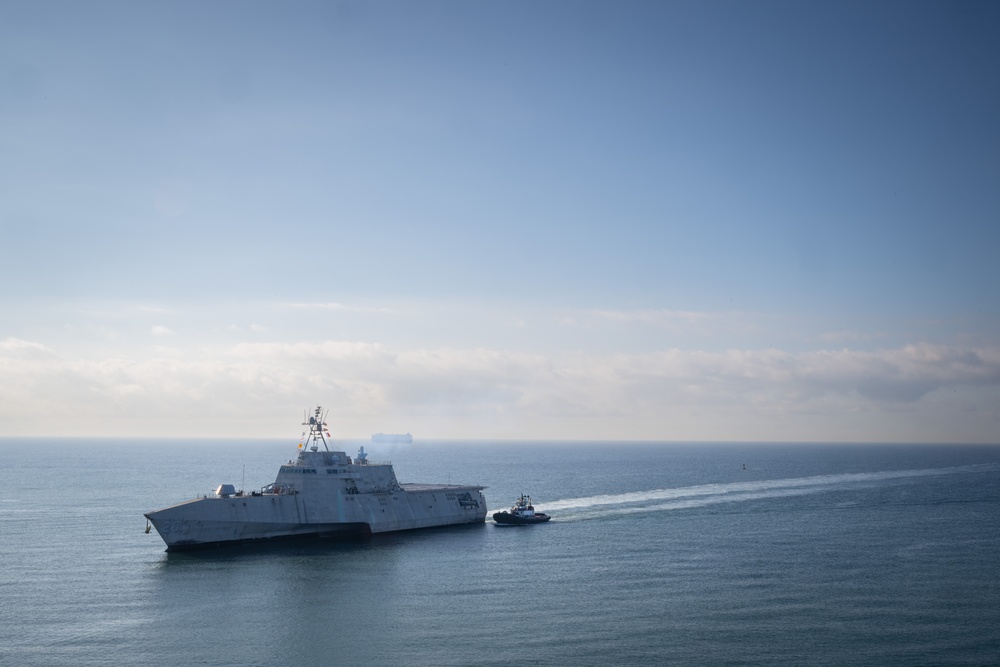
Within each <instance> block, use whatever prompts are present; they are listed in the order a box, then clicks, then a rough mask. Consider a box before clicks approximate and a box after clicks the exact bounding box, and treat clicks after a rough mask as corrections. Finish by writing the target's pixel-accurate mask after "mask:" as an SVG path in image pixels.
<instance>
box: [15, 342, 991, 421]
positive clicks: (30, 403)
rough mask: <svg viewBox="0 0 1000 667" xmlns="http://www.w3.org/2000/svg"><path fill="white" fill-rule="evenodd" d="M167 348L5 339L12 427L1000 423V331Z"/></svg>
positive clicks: (329, 343) (301, 343) (243, 344)
mask: <svg viewBox="0 0 1000 667" xmlns="http://www.w3.org/2000/svg"><path fill="white" fill-rule="evenodd" d="M119 352H120V351H119ZM155 352H156V351H154V353H152V354H151V353H150V351H149V350H144V351H142V352H138V351H137V352H134V353H132V354H130V355H126V354H121V355H120V356H116V357H106V358H90V359H77V360H66V359H63V358H60V356H58V355H56V354H55V353H54V352H53V351H52V350H50V349H49V348H47V347H46V346H44V345H41V344H39V343H31V342H28V341H21V340H18V339H13V338H8V339H6V340H4V341H0V374H2V377H3V383H2V386H0V428H4V429H6V432H8V433H9V432H10V431H11V429H12V428H13V427H12V425H16V424H22V425H23V426H22V428H25V429H27V428H29V426H28V425H29V424H32V423H35V422H36V421H37V420H38V419H40V418H42V417H43V416H44V415H43V413H44V409H43V406H46V405H51V404H52V403H54V402H55V403H58V404H60V405H61V406H62V407H63V408H64V410H65V412H66V414H67V416H69V417H73V418H74V419H75V420H76V423H78V424H80V425H81V428H88V429H91V430H93V431H94V433H95V434H99V433H107V432H108V429H116V428H117V429H122V430H125V431H127V432H132V431H128V429H142V428H147V427H148V424H151V423H161V424H162V428H164V429H167V430H168V434H169V432H170V431H169V430H170V429H175V431H174V432H176V429H177V428H180V427H179V426H178V425H177V424H179V423H180V422H184V426H183V428H187V429H195V428H199V429H203V430H202V431H201V432H200V434H204V435H211V434H213V433H214V431H211V430H205V429H213V428H215V429H218V428H220V426H219V423H223V424H229V425H230V426H229V427H227V429H231V428H237V429H245V430H246V433H243V434H247V433H255V434H258V435H264V434H266V433H263V432H261V429H262V428H264V427H263V426H252V425H254V424H269V425H272V426H270V427H269V428H276V429H279V430H280V429H283V428H285V427H287V419H288V415H289V414H296V415H297V414H298V412H299V411H300V410H301V408H302V407H304V406H307V405H310V404H314V403H316V402H321V403H323V404H325V405H329V406H332V407H334V415H335V417H336V419H337V422H338V426H339V427H340V428H341V429H343V430H342V431H341V435H345V434H346V435H350V434H359V433H361V434H363V433H365V432H374V431H373V430H371V429H374V430H378V429H379V428H382V427H381V426H379V424H381V423H383V420H385V419H387V418H388V417H389V416H392V417H393V418H394V419H396V420H398V422H399V423H400V425H401V426H404V427H405V428H406V429H407V430H410V429H413V430H417V429H420V430H422V431H423V432H425V433H429V434H435V435H439V436H444V437H458V436H462V435H464V436H465V437H492V436H499V435H504V436H507V437H540V436H553V435H558V436H560V437H591V438H601V437H631V438H654V439H655V438H663V437H665V436H666V435H670V436H671V437H683V435H681V434H684V435H686V436H687V437H697V438H699V439H733V438H736V439H759V438H762V437H777V436H776V435H775V434H779V435H780V434H781V433H788V431H787V429H788V428H790V424H792V422H793V421H794V420H802V421H801V424H802V425H803V429H805V430H806V432H809V433H819V432H821V431H820V430H818V429H816V428H815V427H809V426H808V424H811V423H814V422H809V421H808V420H806V417H809V419H814V420H815V419H818V420H820V421H824V420H825V422H824V423H827V424H834V425H836V424H838V423H845V422H846V421H847V420H845V419H844V415H845V413H847V412H850V413H851V415H852V420H856V419H858V416H859V415H863V416H864V420H867V421H864V422H862V421H858V422H857V423H858V424H859V426H858V428H859V429H860V425H861V424H862V423H864V424H865V425H866V427H869V426H870V427H871V428H875V429H876V431H877V433H878V434H879V438H877V439H913V438H915V437H916V436H915V435H913V434H914V430H913V429H914V428H916V427H915V426H913V424H916V423H918V422H919V420H920V419H923V420H925V421H926V420H932V419H933V420H935V421H937V422H940V424H941V426H940V428H941V430H942V432H947V431H946V429H947V426H946V425H947V424H958V423H960V422H961V421H962V420H964V424H965V425H964V426H963V428H965V429H966V430H965V431H963V432H964V433H967V434H968V438H970V439H979V440H984V439H985V440H988V439H990V437H991V434H992V437H993V438H994V439H995V432H996V431H995V430H992V431H991V429H995V428H996V426H997V423H998V422H1000V409H998V408H997V407H996V404H995V402H991V401H990V400H980V399H979V398H977V397H990V396H996V395H997V394H998V393H1000V348H996V347H961V346H945V345H932V344H928V343H918V344H912V345H906V346H902V347H897V348H890V349H883V350H875V351H857V350H850V349H846V348H845V349H836V350H813V351H808V352H788V351H782V350H776V349H758V350H754V349H730V350H724V351H719V352H709V351H703V350H682V349H665V350H658V351H655V352H649V353H642V354H625V353H618V354H599V353H588V352H580V351H564V352H561V353H558V354H550V355H542V354H533V353H528V352H511V351H504V350H497V349H490V348H485V347H477V348H461V347H435V348H410V349H408V348H398V349H397V348H392V347H389V346H386V345H382V344H378V343H369V342H358V341H335V340H327V341H320V342H297V343H242V344H238V345H235V346H232V347H219V348H214V347H205V348H202V349H198V350H192V349H188V350H174V351H172V352H171V351H169V350H166V349H161V350H159V353H155ZM944 389H949V390H956V392H957V391H959V390H960V391H961V393H956V394H954V396H956V397H959V398H954V399H953V398H951V397H952V392H951V391H949V392H947V394H941V393H940V392H941V391H942V390H944ZM932 396H947V397H948V400H947V401H945V400H944V399H934V400H932ZM961 397H967V398H968V399H969V400H968V401H966V402H965V403H962V402H961V400H965V399H961V400H960V398H961ZM948 401H951V403H948ZM942 410H943V412H940V411H942ZM935 411H938V412H935ZM901 414H904V415H909V417H906V418H901V417H900V415H901ZM210 415H211V416H212V417H214V418H217V420H218V423H213V422H209V421H207V420H208V417H209V416H210ZM918 418H919V419H918ZM970 419H971V420H973V421H969V420H970ZM157 420H159V422H157ZM789 420H792V421H789ZM796 423H799V422H796ZM143 424H146V425H147V426H143ZM810 428H811V429H812V430H809V429H810ZM762 429H770V430H762ZM853 432H854V431H847V430H840V431H836V430H826V431H822V433H824V434H827V433H848V434H850V433H853ZM2 433H3V431H0V434H2ZM223 434H227V435H234V434H238V433H233V432H231V430H226V431H225V433H223ZM762 434H764V435H762ZM894 434H895V435H894ZM918 435H919V433H918ZM788 437H794V436H791V435H789V436H788ZM815 437H819V436H814V438H815ZM858 437H861V438H864V437H865V436H864V435H863V434H860V435H859V436H858ZM820 439H828V438H820Z"/></svg>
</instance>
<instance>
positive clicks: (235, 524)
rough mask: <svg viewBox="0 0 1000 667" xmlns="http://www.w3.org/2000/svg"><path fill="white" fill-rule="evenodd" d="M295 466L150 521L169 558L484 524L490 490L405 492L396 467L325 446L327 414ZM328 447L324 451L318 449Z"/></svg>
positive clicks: (412, 488) (418, 487) (158, 513)
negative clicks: (241, 546)
mask: <svg viewBox="0 0 1000 667" xmlns="http://www.w3.org/2000/svg"><path fill="white" fill-rule="evenodd" d="M303 425H305V426H308V427H309V432H308V435H305V434H304V437H303V441H302V442H300V443H299V453H298V456H297V458H295V459H294V460H290V461H289V462H288V463H286V464H285V465H282V466H281V467H280V468H279V469H278V475H277V477H276V478H275V480H274V482H272V483H271V484H268V485H267V486H265V487H263V488H262V489H260V490H259V491H252V492H250V493H246V492H244V491H243V490H240V491H237V490H236V489H235V487H234V486H233V485H232V484H221V485H219V486H218V487H217V488H216V490H215V492H214V493H211V494H208V495H206V496H203V497H200V498H195V499H193V500H188V501H186V502H182V503H179V504H177V505H172V506H170V507H165V508H163V509H159V510H155V511H153V512H149V513H148V514H146V515H145V516H146V518H147V519H148V520H149V522H150V523H151V524H152V525H153V527H155V528H156V530H157V532H158V533H159V534H160V536H161V537H162V538H163V541H164V542H166V544H167V550H168V551H175V550H182V549H194V548H201V547H210V546H218V545H224V544H233V543H244V542H254V541H260V540H274V539H288V538H296V537H334V538H335V537H347V536H359V535H369V534H372V533H384V532H392V531H400V530H412V529H416V528H431V527H435V526H448V525H454V524H463V523H481V522H483V521H485V520H486V499H485V498H484V497H483V494H482V491H483V489H484V488H485V487H482V486H469V485H459V484H400V483H399V482H398V481H397V480H396V473H395V471H394V470H393V467H392V464H391V463H388V462H372V461H369V460H368V455H367V454H366V453H365V451H364V447H361V449H360V451H359V452H358V455H357V456H356V457H355V458H353V459H352V458H351V457H350V456H348V455H347V454H346V453H344V452H341V451H333V450H331V449H329V447H328V445H327V440H326V437H325V436H324V433H325V431H326V426H327V424H326V420H325V415H324V414H323V412H322V408H316V409H315V412H314V414H312V415H309V414H308V413H307V419H306V421H305V422H304V424H303ZM320 445H322V449H321V448H320Z"/></svg>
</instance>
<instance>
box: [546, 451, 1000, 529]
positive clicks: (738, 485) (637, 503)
mask: <svg viewBox="0 0 1000 667" xmlns="http://www.w3.org/2000/svg"><path fill="white" fill-rule="evenodd" d="M996 467H997V466H995V465H992V464H984V465H970V466H958V467H951V468H930V469H919V470H886V471H881V472H861V473H842V474H836V475H817V476H814V477H796V478H789V479H769V480H760V481H754V482H730V483H727V484H703V485H699V486H688V487H682V488H677V489H655V490H652V491H637V492H632V493H620V494H609V495H598V496H590V497H587V498H567V499H565V500H556V501H552V502H548V503H539V504H538V509H539V511H543V512H546V513H552V514H554V515H556V514H559V518H561V519H581V518H590V517H594V516H606V515H612V514H634V513H639V512H651V511H661V510H673V509H687V508H693V507H704V506H708V505H715V504H720V503H736V502H745V501H750V500H761V499H766V498H780V497H787V496H799V495H805V494H809V493H820V492H823V491H831V490H836V489H838V488H847V487H850V486H854V485H871V484H875V483H878V482H882V481H887V480H893V479H902V478H912V477H930V476H938V475H954V474H965V473H976V472H986V471H989V470H994V469H996Z"/></svg>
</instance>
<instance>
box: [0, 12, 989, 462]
mask: <svg viewBox="0 0 1000 667" xmlns="http://www.w3.org/2000/svg"><path fill="white" fill-rule="evenodd" d="M998 28H1000V8H998V6H997V5H996V4H995V3H985V2H984V3H975V2H964V3H920V2H916V3H914V2H902V3H888V2H886V3H845V2H838V3H832V2H830V3H819V2H815V3H801V2H756V3H750V2H649V3H644V2H623V3H610V2H544V3H534V2H505V3H499V2H496V3H469V2H421V3H411V2H378V3H360V2H358V3H354V2H344V3H336V2H315V3H313V2H292V3H254V2H213V3H195V2H171V3H132V2H120V3H113V2H93V3H68V2H31V3H28V2H6V3H3V4H2V5H0V435H26V434H38V435H62V434H78V435H129V436H131V435H163V436H200V435H236V436H268V437H270V436H281V435H285V434H291V436H292V437H294V436H295V435H297V432H296V429H297V428H298V426H297V423H296V421H295V420H297V418H298V415H299V414H301V410H302V409H303V408H305V407H307V406H309V405H311V404H315V403H322V404H324V405H326V406H328V407H330V408H331V422H332V425H333V428H334V431H335V434H336V435H340V436H343V437H364V436H367V435H368V434H370V433H372V432H375V431H411V432H413V433H414V434H415V435H416V436H417V437H428V438H430V437H440V438H560V439H576V438H588V439H608V438H610V439H651V440H819V441H831V440H849V441H913V440H920V441H925V440H927V441H944V442H951V441H975V442H997V441H1000V306H998V303H1000V300H998V298H997V287H998V286H1000V268H998V264H1000V263H998V262H997V261H996V258H997V250H996V249H997V247H998V246H1000V225H998V224H997V223H998V222H1000V220H998V218H1000V215H998V214H1000V87H998V86H997V85H996V74H995V73H996V66H997V63H1000V43H998V42H997V40H996V39H995V35H996V32H997V29H998ZM53 406H58V409H59V410H60V414H62V415H63V416H64V418H63V420H62V421H59V422H53V421H51V420H49V419H47V417H46V416H47V415H48V414H50V413H49V411H50V410H51V409H53Z"/></svg>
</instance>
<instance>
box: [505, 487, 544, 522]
mask: <svg viewBox="0 0 1000 667" xmlns="http://www.w3.org/2000/svg"><path fill="white" fill-rule="evenodd" d="M551 518H552V517H550V516H549V515H548V514H544V513H542V512H536V511H535V508H534V506H533V505H532V504H531V496H526V495H524V494H523V493H522V494H521V497H520V498H518V499H517V502H516V503H514V506H513V507H511V508H510V510H509V511H503V512H494V513H493V520H494V521H496V522H497V523H500V524H504V525H508V526H526V525H529V524H532V523H545V522H546V521H548V520H549V519H551Z"/></svg>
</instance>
